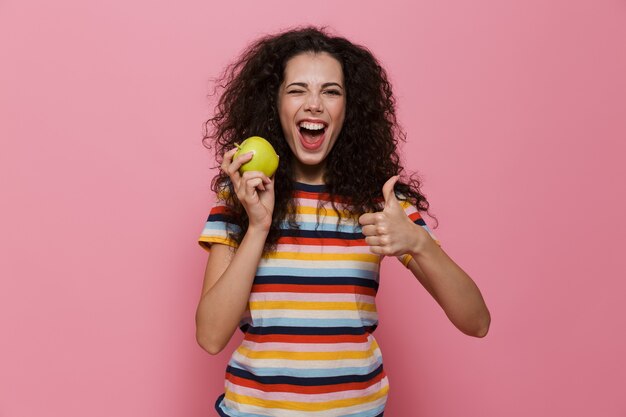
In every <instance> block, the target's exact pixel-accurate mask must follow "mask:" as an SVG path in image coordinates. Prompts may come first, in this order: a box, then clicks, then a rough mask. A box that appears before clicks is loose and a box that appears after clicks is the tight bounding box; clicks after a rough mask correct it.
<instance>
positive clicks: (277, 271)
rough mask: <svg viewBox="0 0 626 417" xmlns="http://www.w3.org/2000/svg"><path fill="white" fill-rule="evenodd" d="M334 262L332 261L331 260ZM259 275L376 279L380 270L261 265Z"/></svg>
mask: <svg viewBox="0 0 626 417" xmlns="http://www.w3.org/2000/svg"><path fill="white" fill-rule="evenodd" d="M329 263H330V264H332V261H329ZM256 274H257V276H266V275H291V276H296V277H306V276H311V274H315V276H318V277H333V276H336V275H341V276H344V277H353V278H367V279H376V278H377V277H378V271H366V270H363V269H353V268H316V269H311V268H290V267H272V266H259V268H258V269H257V272H256Z"/></svg>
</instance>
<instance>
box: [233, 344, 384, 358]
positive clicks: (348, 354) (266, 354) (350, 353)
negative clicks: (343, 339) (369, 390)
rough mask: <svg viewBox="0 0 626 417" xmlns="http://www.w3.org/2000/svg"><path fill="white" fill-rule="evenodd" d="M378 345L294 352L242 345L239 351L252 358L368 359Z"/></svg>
mask: <svg viewBox="0 0 626 417" xmlns="http://www.w3.org/2000/svg"><path fill="white" fill-rule="evenodd" d="M376 349H378V345H377V344H375V343H372V345H371V346H370V347H369V349H367V350H361V351H359V350H346V351H335V352H293V351H280V350H265V351H255V350H252V349H249V348H247V347H244V346H240V347H239V348H238V349H237V352H238V353H240V354H241V355H243V356H245V357H247V358H250V359H284V360H294V361H332V360H341V359H368V358H371V357H372V356H374V351H375V350H376Z"/></svg>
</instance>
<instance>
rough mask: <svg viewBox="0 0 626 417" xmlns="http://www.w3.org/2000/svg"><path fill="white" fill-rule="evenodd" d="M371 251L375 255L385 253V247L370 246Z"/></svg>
mask: <svg viewBox="0 0 626 417" xmlns="http://www.w3.org/2000/svg"><path fill="white" fill-rule="evenodd" d="M369 249H370V252H371V253H373V254H374V255H383V256H384V255H385V252H386V251H385V248H383V247H382V246H370V248H369Z"/></svg>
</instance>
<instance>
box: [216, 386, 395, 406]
mask: <svg viewBox="0 0 626 417" xmlns="http://www.w3.org/2000/svg"><path fill="white" fill-rule="evenodd" d="M388 391H389V385H385V386H384V387H382V388H381V389H380V390H378V391H377V392H375V393H373V394H370V395H366V396H364V397H356V398H345V399H341V400H332V401H324V402H312V401H307V402H300V401H277V400H262V399H259V398H256V397H250V396H248V395H240V394H237V393H235V392H232V391H229V390H226V398H227V399H228V400H230V401H233V402H236V403H239V404H248V405H253V406H256V407H261V408H278V409H284V410H294V411H325V410H333V409H335V408H342V407H351V406H354V405H365V404H367V403H370V402H374V401H376V400H379V399H380V398H383V397H385V396H386V395H387V393H388Z"/></svg>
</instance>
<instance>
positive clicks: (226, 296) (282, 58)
mask: <svg viewBox="0 0 626 417" xmlns="http://www.w3.org/2000/svg"><path fill="white" fill-rule="evenodd" d="M221 81H222V82H221V85H222V86H223V87H224V91H223V93H222V95H221V97H220V101H219V103H218V106H217V109H216V110H217V111H216V114H215V116H214V117H213V118H211V119H210V120H209V121H208V122H207V124H208V127H209V129H208V130H207V135H206V137H205V140H206V141H207V144H208V146H210V147H213V148H214V150H215V153H216V159H217V160H218V162H219V163H220V164H221V166H220V168H221V170H220V173H219V174H218V175H217V176H216V177H215V178H214V179H213V183H212V188H213V191H214V192H215V193H216V194H217V203H216V205H215V206H214V207H213V209H212V210H211V212H210V214H209V218H208V220H207V222H206V225H205V228H204V230H203V232H202V234H201V237H200V239H199V241H200V244H201V245H202V246H203V247H204V248H206V249H207V250H209V251H210V255H209V259H208V263H207V267H206V272H205V277H204V285H203V288H202V296H201V298H200V302H199V305H198V309H197V314H196V325H197V332H196V337H197V340H198V343H199V344H200V346H202V347H203V348H204V349H205V350H206V351H208V352H209V353H211V354H217V353H218V352H220V351H221V350H222V349H223V348H224V346H225V345H226V344H227V343H228V341H229V340H230V338H231V336H232V335H233V333H234V332H235V330H236V329H237V327H239V328H240V329H241V330H242V331H243V333H244V340H243V342H242V344H241V345H240V346H239V347H238V349H237V350H236V351H235V352H234V353H233V354H232V357H231V359H230V362H229V364H228V367H227V370H226V382H225V393H224V394H223V395H221V396H220V397H219V398H218V399H217V402H216V406H215V407H216V410H217V412H218V414H219V415H220V416H231V417H253V416H255V417H256V416H316V417H319V416H333V417H339V416H354V417H356V416H358V417H375V416H382V415H383V412H384V408H385V403H386V399H387V393H388V390H389V384H388V380H387V376H386V374H385V371H384V368H383V361H382V355H381V351H380V349H379V347H378V344H377V343H376V339H375V338H374V336H373V332H374V330H375V328H376V326H377V324H378V321H377V313H376V305H375V296H376V290H377V288H378V284H379V269H380V262H381V261H382V259H383V258H384V257H385V256H394V257H397V258H398V259H399V260H400V261H402V262H403V263H404V265H405V266H406V267H407V268H408V269H409V270H410V271H411V272H412V273H413V275H414V276H415V277H416V278H417V279H418V280H419V281H420V282H421V283H422V285H423V286H424V288H425V289H426V290H427V291H428V292H429V293H430V294H431V295H432V296H433V297H434V298H435V300H436V301H437V302H438V303H439V305H440V306H441V307H442V308H443V310H444V311H445V313H446V314H447V316H448V317H449V318H450V320H451V321H452V323H453V324H454V325H455V326H456V327H457V328H458V329H459V330H460V331H462V332H463V333H466V334H468V335H471V336H476V337H483V336H485V335H486V333H487V331H488V328H489V323H490V315H489V311H488V310H487V307H486V305H485V303H484V301H483V298H482V296H481V293H480V291H479V290H478V288H477V287H476V285H475V284H474V282H473V281H472V279H471V278H470V277H469V276H468V275H467V274H466V273H465V272H464V271H463V270H462V269H461V268H460V267H459V266H457V265H456V264H455V263H454V262H453V260H452V259H450V258H449V257H448V256H447V255H446V253H445V252H444V251H443V250H442V249H441V247H440V246H439V244H438V242H437V241H436V240H435V238H434V235H432V233H431V231H430V229H429V228H428V226H427V225H426V223H425V222H424V220H423V219H422V217H421V216H420V211H422V212H427V211H428V202H427V200H426V198H425V197H424V196H423V195H422V194H421V193H420V190H419V187H420V183H419V181H418V180H417V179H414V178H411V177H408V178H407V177H403V176H402V173H403V168H402V167H401V166H400V163H399V157H398V154H397V146H396V145H397V143H398V141H399V140H404V133H403V132H402V131H401V130H400V129H399V127H398V124H397V122H396V115H395V105H394V98H393V94H392V90H391V86H390V84H389V82H388V80H387V76H386V74H385V71H384V70H383V69H382V67H381V66H380V65H379V63H378V62H377V61H376V59H375V58H374V57H373V56H372V54H371V53H370V52H369V51H368V50H366V49H365V48H363V47H360V46H357V45H354V44H352V43H351V42H349V41H348V40H346V39H344V38H341V37H335V36H331V35H328V34H327V33H325V32H324V31H322V30H318V29H315V28H304V29H298V30H291V31H287V32H284V33H280V34H278V35H274V36H269V37H265V38H263V39H260V40H258V41H256V42H255V43H253V44H252V45H251V46H250V47H249V48H248V49H247V50H246V51H245V52H244V53H243V55H242V56H241V57H240V58H239V60H237V61H236V62H235V63H234V64H233V65H231V66H230V67H229V68H228V69H227V71H226V72H225V74H224V76H223V78H222V80H221ZM253 135H258V136H262V137H264V138H266V139H267V140H268V141H270V142H271V143H272V145H273V146H274V148H275V149H276V152H277V153H278V155H279V157H280V163H279V167H278V171H277V172H276V173H275V174H274V176H273V178H268V177H267V176H265V175H264V174H263V173H261V172H246V173H244V174H240V172H239V168H240V167H241V166H242V164H245V163H246V162H248V161H249V160H250V159H251V158H252V157H253V155H252V154H244V155H240V156H238V157H237V158H233V156H234V154H235V152H236V150H237V149H236V148H235V146H234V144H235V142H241V141H242V140H243V139H245V138H247V137H249V136H253Z"/></svg>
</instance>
